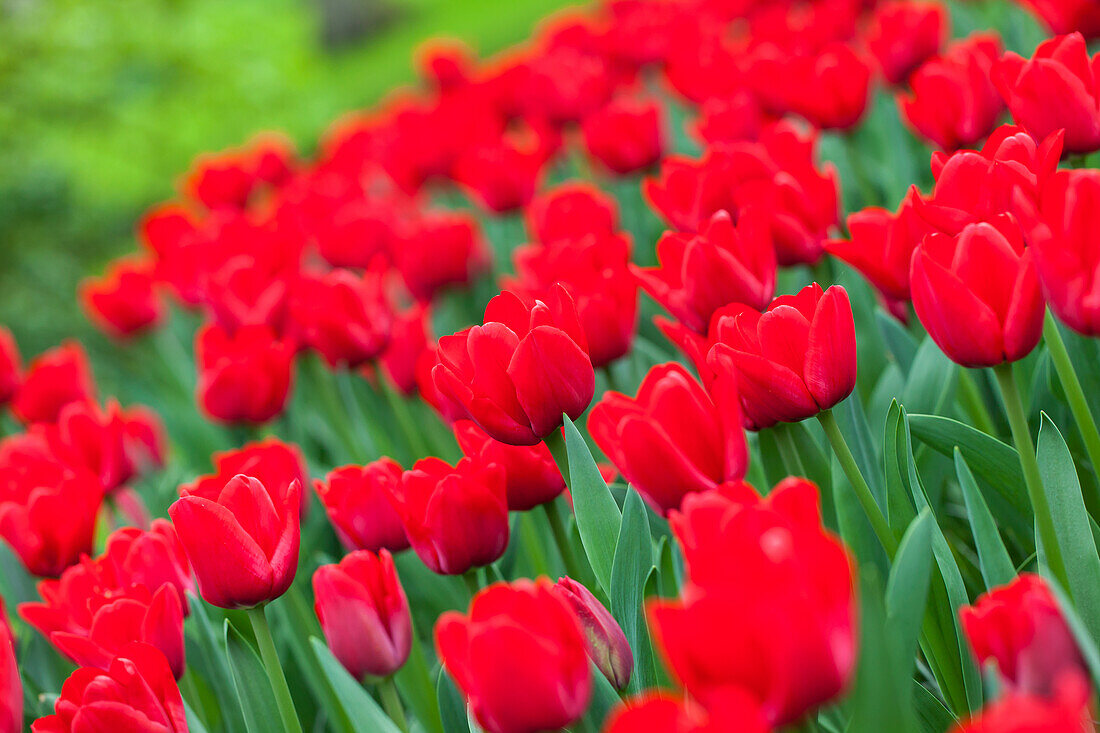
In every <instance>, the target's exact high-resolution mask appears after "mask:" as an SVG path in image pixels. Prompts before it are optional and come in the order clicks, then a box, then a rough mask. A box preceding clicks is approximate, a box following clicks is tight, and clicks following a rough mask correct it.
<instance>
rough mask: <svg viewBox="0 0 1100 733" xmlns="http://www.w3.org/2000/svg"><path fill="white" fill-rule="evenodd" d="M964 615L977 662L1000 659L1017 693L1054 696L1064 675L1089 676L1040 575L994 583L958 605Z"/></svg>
mask: <svg viewBox="0 0 1100 733" xmlns="http://www.w3.org/2000/svg"><path fill="white" fill-rule="evenodd" d="M959 620H960V622H961V623H962V628H963V632H964V633H965V634H966V638H967V640H968V641H969V642H970V647H971V649H973V650H974V655H975V656H976V657H977V658H978V662H979V663H980V664H983V665H984V664H985V663H986V662H987V661H989V660H991V659H992V660H995V661H996V663H997V668H998V670H999V671H1000V673H1001V677H1002V678H1003V679H1004V680H1005V683H1006V685H1008V686H1009V687H1010V688H1011V689H1012V691H1013V692H1019V693H1023V694H1033V695H1039V696H1041V697H1051V696H1053V694H1054V692H1055V690H1056V688H1057V686H1058V683H1059V681H1060V680H1061V679H1062V678H1063V677H1064V676H1065V675H1069V676H1073V677H1078V678H1080V679H1082V680H1085V679H1088V674H1089V673H1088V668H1087V667H1086V666H1085V661H1084V658H1083V657H1082V656H1081V652H1080V650H1079V649H1078V648H1077V642H1076V641H1075V640H1074V637H1073V632H1072V631H1070V628H1069V625H1068V624H1067V623H1066V620H1065V617H1064V616H1063V615H1062V611H1061V609H1059V608H1058V602H1057V601H1056V600H1055V598H1054V594H1053V593H1051V591H1050V588H1049V587H1047V584H1046V581H1044V580H1043V579H1042V578H1041V577H1039V576H1038V575H1034V574H1032V573H1024V574H1022V575H1020V576H1019V577H1018V578H1016V579H1015V580H1013V581H1012V582H1011V583H1009V584H1008V585H1005V586H1002V587H999V588H994V589H993V590H991V591H989V592H988V593H986V594H984V595H982V596H980V597H979V598H978V600H977V602H976V603H975V604H974V605H973V606H963V607H962V608H961V609H959Z"/></svg>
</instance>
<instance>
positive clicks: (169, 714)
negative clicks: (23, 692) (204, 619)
mask: <svg viewBox="0 0 1100 733" xmlns="http://www.w3.org/2000/svg"><path fill="white" fill-rule="evenodd" d="M54 711H55V714H54V715H49V716H47V717H44V718H39V719H38V720H36V721H34V724H33V725H32V726H31V731H32V733H116V732H117V731H132V732H133V733H187V715H186V714H185V712H184V707H183V698H182V697H181V696H180V691H179V688H178V687H176V681H175V680H174V679H172V672H171V670H170V669H169V668H168V663H167V662H166V661H165V659H164V655H163V654H161V653H160V652H158V651H157V650H156V649H154V648H153V647H151V646H149V645H148V644H131V645H129V646H128V647H126V649H125V650H123V652H122V653H121V654H119V655H118V656H117V657H115V658H114V659H113V660H111V662H110V663H109V664H106V665H104V666H103V667H98V666H90V667H81V668H80V669H78V670H76V671H75V672H73V673H72V675H71V676H70V677H69V679H67V680H66V681H65V684H64V685H63V686H62V688H61V695H60V696H59V697H58V698H57V700H56V702H54Z"/></svg>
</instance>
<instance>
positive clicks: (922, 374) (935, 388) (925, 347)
mask: <svg viewBox="0 0 1100 733" xmlns="http://www.w3.org/2000/svg"><path fill="white" fill-rule="evenodd" d="M956 370H957V367H956V366H955V363H954V362H953V361H951V360H950V359H948V358H947V357H946V356H944V354H943V352H942V351H941V350H940V347H939V346H937V345H936V342H934V341H933V340H932V339H931V338H925V339H924V341H923V342H922V343H921V345H920V347H919V348H917V355H916V356H915V357H914V358H913V365H912V367H911V368H910V370H909V376H908V378H907V379H906V380H905V389H904V390H902V393H901V404H903V405H905V409H906V410H907V411H909V412H923V413H930V414H936V413H938V412H942V408H943V406H944V405H945V404H946V403H947V401H948V399H949V398H950V396H951V393H952V391H953V390H954V389H955V377H956Z"/></svg>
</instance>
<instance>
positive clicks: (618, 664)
mask: <svg viewBox="0 0 1100 733" xmlns="http://www.w3.org/2000/svg"><path fill="white" fill-rule="evenodd" d="M554 593H555V594H556V595H557V596H558V598H561V599H562V600H563V601H565V602H566V603H567V604H569V607H570V608H571V609H573V614H574V615H575V616H576V617H577V620H578V621H579V622H580V624H581V629H583V630H584V640H585V649H587V651H588V657H589V658H590V659H591V660H592V663H593V664H595V665H596V668H597V669H599V670H600V672H602V673H603V676H604V677H606V678H607V681H608V682H610V683H611V684H612V685H613V686H614V687H615V689H616V690H625V689H626V686H627V685H628V684H629V683H630V675H631V673H632V672H633V671H634V653H633V652H632V651H630V644H629V643H628V642H627V640H626V634H624V633H623V629H622V627H621V626H619V622H618V621H616V620H615V617H614V616H612V615H611V612H610V611H608V610H607V608H606V607H605V606H604V605H603V604H602V603H600V602H599V601H598V600H597V599H596V596H594V595H592V592H591V591H590V590H588V589H587V588H585V587H584V586H583V585H581V584H580V583H578V582H577V581H575V580H573V579H572V578H559V579H558V582H557V583H555V584H554Z"/></svg>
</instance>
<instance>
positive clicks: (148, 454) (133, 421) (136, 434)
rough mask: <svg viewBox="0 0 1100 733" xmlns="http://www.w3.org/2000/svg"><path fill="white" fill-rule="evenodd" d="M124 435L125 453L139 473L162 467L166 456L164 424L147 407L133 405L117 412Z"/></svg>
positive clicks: (166, 440)
mask: <svg viewBox="0 0 1100 733" xmlns="http://www.w3.org/2000/svg"><path fill="white" fill-rule="evenodd" d="M119 419H121V420H122V430H123V432H124V433H125V439H126V453H127V455H128V456H129V458H130V462H131V463H133V464H134V466H135V467H136V468H137V470H138V471H139V472H142V473H144V472H145V471H147V470H149V469H152V468H160V467H162V466H163V465H164V461H165V457H166V456H167V454H168V448H167V442H168V439H167V437H166V436H165V432H164V424H163V423H161V421H160V418H159V417H157V414H156V413H155V412H153V411H152V410H150V409H149V408H148V407H142V406H141V405H135V406H132V407H126V408H123V409H122V410H121V411H120V412H119Z"/></svg>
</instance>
